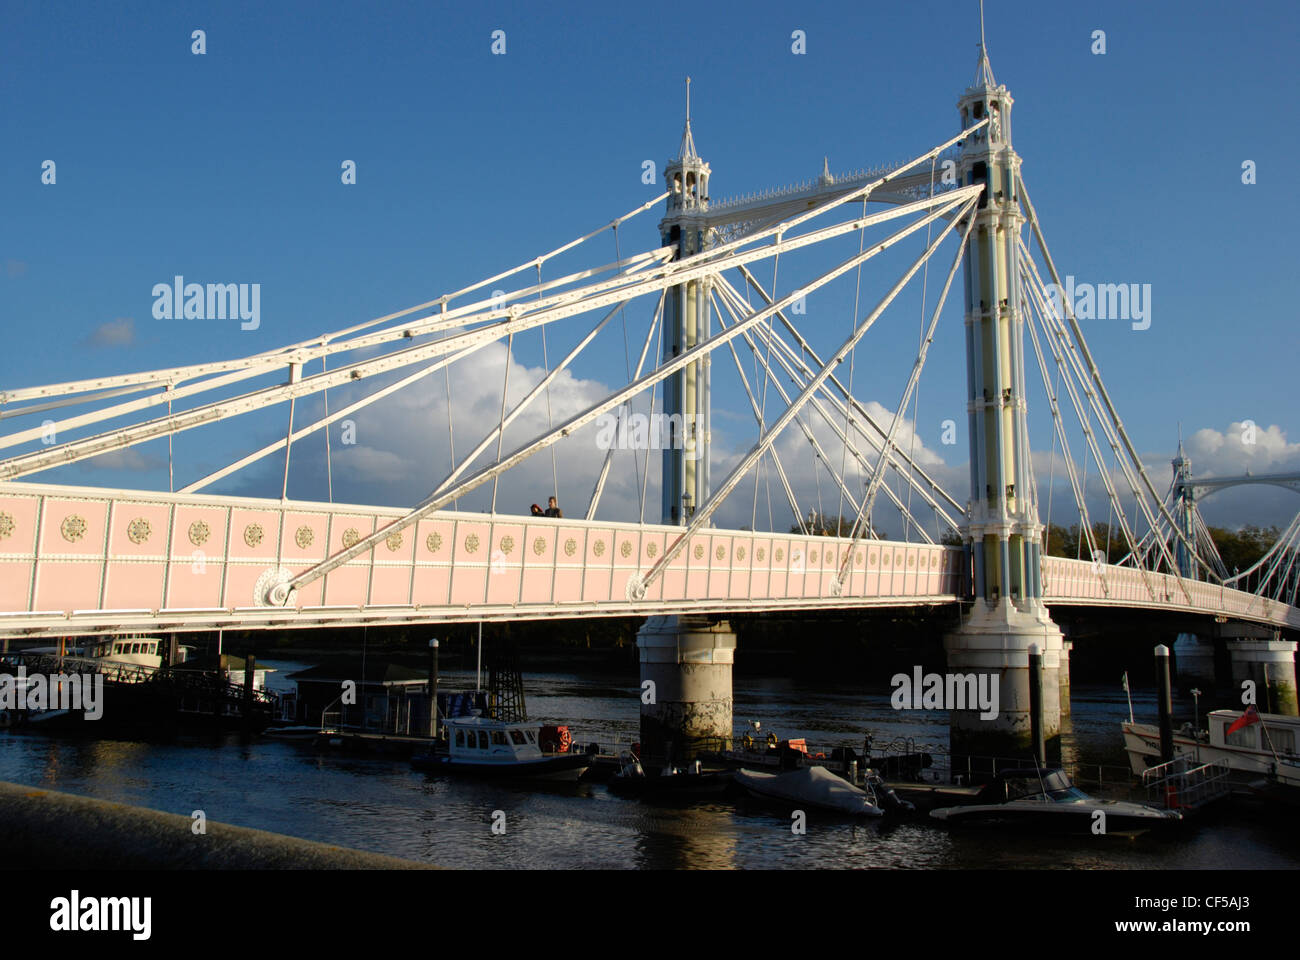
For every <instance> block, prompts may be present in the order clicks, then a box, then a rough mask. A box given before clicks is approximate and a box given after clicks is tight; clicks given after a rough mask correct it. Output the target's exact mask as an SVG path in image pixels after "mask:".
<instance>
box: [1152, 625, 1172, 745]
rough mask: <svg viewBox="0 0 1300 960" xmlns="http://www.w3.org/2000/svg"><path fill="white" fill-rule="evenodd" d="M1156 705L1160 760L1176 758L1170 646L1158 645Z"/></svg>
mask: <svg viewBox="0 0 1300 960" xmlns="http://www.w3.org/2000/svg"><path fill="white" fill-rule="evenodd" d="M1156 705H1157V707H1159V709H1160V760H1161V762H1163V763H1168V762H1169V761H1170V760H1172V759H1173V758H1174V701H1173V695H1172V693H1171V692H1170V684H1169V648H1168V647H1166V646H1165V645H1164V644H1163V643H1162V644H1160V645H1159V646H1158V647H1156Z"/></svg>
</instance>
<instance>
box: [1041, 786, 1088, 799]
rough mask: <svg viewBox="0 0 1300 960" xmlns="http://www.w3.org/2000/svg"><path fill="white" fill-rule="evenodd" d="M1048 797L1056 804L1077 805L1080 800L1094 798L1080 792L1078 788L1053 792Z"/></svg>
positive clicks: (1067, 788)
mask: <svg viewBox="0 0 1300 960" xmlns="http://www.w3.org/2000/svg"><path fill="white" fill-rule="evenodd" d="M1048 796H1049V797H1050V798H1051V799H1052V801H1053V802H1054V803H1077V802H1078V801H1080V800H1091V799H1092V798H1091V797H1090V796H1088V795H1087V794H1086V793H1084V792H1083V791H1082V790H1080V789H1079V788H1078V787H1073V786H1072V787H1066V788H1065V789H1063V790H1053V791H1051V792H1050V793H1049V794H1048Z"/></svg>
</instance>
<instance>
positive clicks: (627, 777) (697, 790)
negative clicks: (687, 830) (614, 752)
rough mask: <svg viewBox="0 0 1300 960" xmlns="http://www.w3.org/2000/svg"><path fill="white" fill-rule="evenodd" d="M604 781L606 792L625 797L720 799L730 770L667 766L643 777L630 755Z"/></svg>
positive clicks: (641, 769)
mask: <svg viewBox="0 0 1300 960" xmlns="http://www.w3.org/2000/svg"><path fill="white" fill-rule="evenodd" d="M623 760H624V763H623V766H622V767H621V768H620V769H619V771H618V773H616V774H615V775H614V776H613V777H611V778H610V779H609V781H608V787H609V790H610V792H612V793H618V794H623V795H626V796H635V797H645V798H654V799H665V800H703V799H711V798H715V797H720V796H721V795H722V794H724V793H726V792H727V790H728V789H729V788H730V787H731V785H732V782H733V778H732V773H733V772H732V771H731V770H705V769H704V768H703V767H702V766H701V765H700V763H699V761H696V762H695V763H694V764H692V765H691V766H690V767H687V768H686V769H681V768H679V767H672V766H667V767H664V768H663V769H662V770H660V771H658V772H657V773H647V772H646V770H645V768H644V767H642V766H641V762H640V760H638V759H637V758H636V757H634V756H632V755H631V754H628V755H625V757H624V758H623Z"/></svg>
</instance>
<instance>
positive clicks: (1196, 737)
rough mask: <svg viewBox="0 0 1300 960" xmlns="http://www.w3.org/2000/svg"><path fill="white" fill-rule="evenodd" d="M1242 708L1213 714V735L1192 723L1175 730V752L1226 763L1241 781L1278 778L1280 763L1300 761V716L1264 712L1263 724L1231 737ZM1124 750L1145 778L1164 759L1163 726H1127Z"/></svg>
mask: <svg viewBox="0 0 1300 960" xmlns="http://www.w3.org/2000/svg"><path fill="white" fill-rule="evenodd" d="M1243 713H1244V711H1241V710H1211V711H1210V713H1209V715H1208V716H1207V717H1206V718H1205V719H1206V725H1207V726H1208V727H1209V730H1208V733H1207V732H1205V731H1196V730H1193V729H1192V728H1191V725H1190V724H1188V725H1185V726H1184V727H1183V728H1182V729H1181V730H1176V731H1174V736H1173V739H1174V754H1175V756H1178V755H1181V754H1190V755H1191V756H1193V757H1195V758H1196V759H1197V760H1198V761H1199V762H1201V763H1215V762H1223V763H1226V764H1227V765H1228V767H1229V768H1230V769H1231V770H1232V771H1233V772H1234V774H1235V777H1234V779H1235V780H1238V781H1240V780H1250V779H1257V778H1259V777H1263V776H1270V775H1274V774H1275V772H1276V769H1277V768H1278V766H1279V764H1280V763H1287V762H1292V763H1294V762H1297V761H1300V756H1297V754H1296V744H1297V742H1298V741H1300V717H1291V716H1286V715H1284V714H1280V713H1259V714H1257V715H1258V717H1259V720H1260V722H1258V723H1248V724H1247V725H1245V726H1242V727H1240V728H1239V729H1237V730H1234V731H1233V732H1232V733H1228V729H1229V728H1230V727H1231V726H1232V725H1233V724H1234V723H1236V722H1237V721H1238V720H1240V719H1241V717H1242V715H1243ZM1120 726H1121V729H1122V730H1123V731H1124V749H1125V750H1127V751H1128V756H1129V765H1130V766H1131V767H1132V768H1133V772H1134V773H1135V774H1137V775H1138V776H1141V775H1142V773H1143V771H1145V770H1146V769H1147V768H1148V767H1153V766H1156V765H1158V764H1159V763H1160V762H1161V760H1160V728H1159V727H1157V726H1156V725H1155V724H1151V723H1133V722H1132V721H1130V722H1128V723H1123V724H1121V725H1120Z"/></svg>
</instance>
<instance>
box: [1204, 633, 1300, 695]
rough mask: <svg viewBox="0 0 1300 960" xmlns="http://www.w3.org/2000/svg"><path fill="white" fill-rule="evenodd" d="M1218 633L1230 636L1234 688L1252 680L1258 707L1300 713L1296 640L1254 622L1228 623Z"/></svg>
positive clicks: (1229, 652) (1229, 644) (1229, 645)
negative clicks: (1283, 636) (1296, 668)
mask: <svg viewBox="0 0 1300 960" xmlns="http://www.w3.org/2000/svg"><path fill="white" fill-rule="evenodd" d="M1219 632H1220V635H1221V636H1224V637H1226V638H1228V655H1229V656H1230V657H1231V659H1232V684H1233V687H1234V688H1236V689H1237V690H1240V689H1241V685H1242V683H1243V682H1244V681H1246V680H1253V681H1254V682H1255V701H1256V706H1257V708H1258V709H1259V710H1261V711H1263V712H1266V713H1281V714H1286V715H1288V716H1292V717H1294V716H1300V708H1298V705H1297V699H1296V671H1295V651H1296V643H1295V641H1293V640H1283V639H1282V638H1281V633H1280V632H1279V631H1277V630H1273V629H1271V628H1268V627H1261V626H1257V625H1255V624H1240V623H1238V624H1227V623H1225V624H1223V625H1221V626H1220V628H1219Z"/></svg>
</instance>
